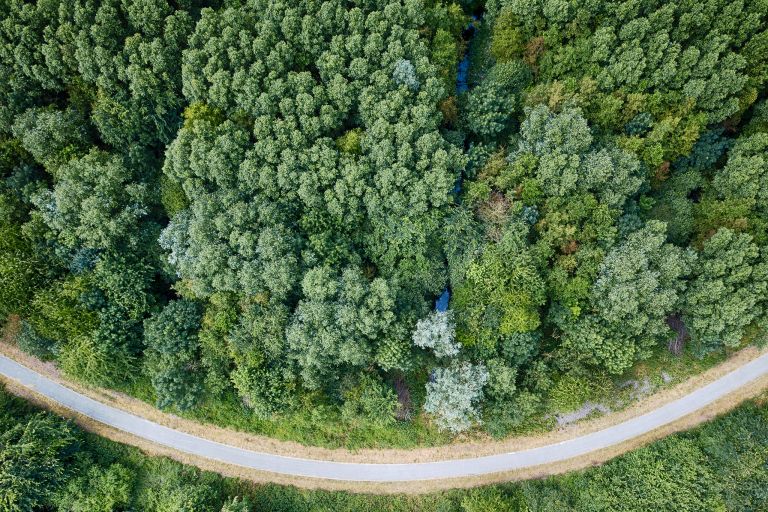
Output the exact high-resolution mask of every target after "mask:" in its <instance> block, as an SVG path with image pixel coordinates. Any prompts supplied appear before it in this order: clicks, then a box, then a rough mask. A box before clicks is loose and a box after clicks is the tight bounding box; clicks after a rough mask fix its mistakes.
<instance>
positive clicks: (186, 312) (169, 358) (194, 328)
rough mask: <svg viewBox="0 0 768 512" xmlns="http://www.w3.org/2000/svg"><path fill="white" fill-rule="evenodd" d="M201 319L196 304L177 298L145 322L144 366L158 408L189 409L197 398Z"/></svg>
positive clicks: (199, 385) (199, 383) (200, 389)
mask: <svg viewBox="0 0 768 512" xmlns="http://www.w3.org/2000/svg"><path fill="white" fill-rule="evenodd" d="M200 318H201V311H200V306H199V305H198V304H197V303H195V302H192V301H187V300H177V301H173V302H170V303H169V304H168V305H167V306H166V307H165V308H163V310H162V311H161V312H160V313H157V314H156V315H154V316H152V317H151V318H149V319H147V320H146V321H145V322H144V337H145V342H146V344H147V348H146V360H145V367H146V369H147V372H148V373H149V375H150V377H151V379H152V385H153V386H154V388H155V393H157V406H158V407H160V408H166V407H171V406H174V407H177V408H178V409H180V410H184V409H189V408H190V407H192V406H194V405H195V403H196V402H197V401H198V400H199V398H200V394H201V392H202V385H201V383H202V375H201V374H200V372H199V366H200V346H199V342H198V339H197V332H198V331H199V330H200Z"/></svg>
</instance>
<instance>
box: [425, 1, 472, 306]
mask: <svg viewBox="0 0 768 512" xmlns="http://www.w3.org/2000/svg"><path fill="white" fill-rule="evenodd" d="M477 20H478V18H477V16H475V15H474V14H473V15H472V21H470V22H469V24H468V25H467V28H465V29H464V31H463V32H462V33H461V38H462V39H463V40H464V41H465V42H466V43H467V49H466V51H465V52H464V57H463V58H462V59H461V61H460V62H459V69H458V71H457V73H456V95H457V96H459V95H461V94H463V93H465V92H467V91H468V90H469V50H470V46H471V45H472V39H474V37H475V33H476V29H475V22H476V21H477ZM461 179H462V175H461V174H459V176H458V178H457V179H456V186H455V187H454V189H453V193H454V194H458V193H459V192H461ZM450 300H451V290H450V287H447V288H446V289H445V290H443V293H441V294H440V297H438V298H437V300H436V301H435V310H437V311H441V312H442V311H447V310H448V303H449V302H450Z"/></svg>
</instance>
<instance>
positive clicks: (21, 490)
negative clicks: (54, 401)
mask: <svg viewBox="0 0 768 512" xmlns="http://www.w3.org/2000/svg"><path fill="white" fill-rule="evenodd" d="M3 393H4V391H3ZM6 414H7V413H6ZM3 419H4V426H5V427H6V428H5V430H4V431H3V433H2V434H1V435H0V510H3V512H16V511H18V512H26V511H28V510H33V509H37V508H39V507H43V506H45V505H46V503H49V502H50V500H51V498H52V496H53V495H54V493H55V492H56V490H57V489H58V487H59V486H60V485H62V484H63V483H64V482H66V481H67V479H68V478H69V477H70V476H71V474H72V468H71V466H70V464H71V462H72V461H73V458H74V457H75V455H76V453H77V451H78V449H79V446H78V445H79V441H80V433H79V432H78V431H77V430H76V428H75V427H74V426H72V425H71V424H69V423H65V422H63V421H61V420H59V419H58V418H55V417H53V416H50V415H48V414H46V413H38V414H36V415H34V416H32V417H30V418H29V419H28V420H27V421H19V420H18V419H15V418H13V417H5V418H3ZM9 420H10V421H9Z"/></svg>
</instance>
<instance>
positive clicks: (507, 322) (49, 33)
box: [0, 0, 768, 510]
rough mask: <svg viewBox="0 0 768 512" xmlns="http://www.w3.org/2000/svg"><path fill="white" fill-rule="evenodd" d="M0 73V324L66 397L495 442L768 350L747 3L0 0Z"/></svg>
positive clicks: (767, 183)
mask: <svg viewBox="0 0 768 512" xmlns="http://www.w3.org/2000/svg"><path fill="white" fill-rule="evenodd" d="M0 79H1V80H2V83H4V84H5V86H4V87H2V88H0V319H2V322H7V323H9V324H10V323H14V325H17V326H18V329H17V333H16V341H17V343H18V345H19V347H21V348H22V349H23V350H25V351H26V352H28V353H30V354H32V355H34V356H37V357H39V358H41V359H43V360H46V361H55V362H56V364H57V365H58V367H59V368H60V369H61V370H62V371H63V372H64V373H65V374H66V375H68V376H69V377H71V378H73V379H77V380H79V381H82V382H85V383H87V384H91V385H95V386H104V387H109V388H114V389H118V390H122V391H126V392H129V393H132V394H134V395H137V396H139V397H141V398H143V399H147V400H150V401H152V402H153V403H155V404H156V405H157V406H158V407H160V408H162V409H166V410H170V411H173V412H176V413H185V414H194V413H195V411H203V410H207V411H211V410H214V411H217V410H226V411H229V412H228V414H230V415H235V416H240V417H248V418H253V419H254V421H258V422H261V423H260V424H261V425H262V427H261V430H262V431H269V427H267V426H265V425H270V424H275V422H279V421H281V419H283V420H284V419H285V418H294V417H296V415H300V414H309V413H306V411H311V414H312V417H311V418H312V420H311V423H314V424H323V422H326V423H334V424H339V425H344V429H345V430H350V431H354V430H355V429H358V428H367V426H373V427H372V428H374V427H375V428H377V429H379V431H382V432H384V431H387V429H390V430H392V429H401V430H402V429H404V428H405V429H407V428H408V427H407V425H413V424H426V425H428V426H429V428H434V429H435V430H436V431H437V432H440V434H439V435H442V436H445V437H444V438H441V439H450V438H451V437H452V436H454V435H456V434H458V433H461V432H466V431H469V432H474V431H480V432H485V433H489V434H491V435H493V436H496V437H502V436H505V435H508V434H509V433H511V432H514V431H516V429H519V428H522V426H524V425H525V424H526V422H530V421H532V418H536V417H537V415H541V414H542V413H543V412H544V411H545V410H546V409H547V407H548V404H551V402H552V400H553V397H561V398H562V395H563V394H564V393H566V394H567V393H569V392H570V391H569V389H574V388H575V389H576V391H574V393H576V392H577V391H578V388H580V387H583V385H581V384H583V383H586V384H584V385H587V386H588V385H590V383H592V382H603V381H605V380H611V379H619V378H625V377H626V376H627V375H629V374H631V372H632V371H633V368H636V367H637V365H639V364H643V363H644V362H647V361H649V360H652V359H653V358H654V357H659V354H668V353H672V354H673V355H675V356H679V357H683V356H689V357H691V358H692V359H696V358H705V357H710V356H712V355H713V354H714V355H717V354H726V353H729V352H730V351H733V350H735V349H737V348H739V347H742V346H744V345H745V344H748V343H761V342H764V341H766V339H767V338H766V334H767V333H768V331H766V328H767V327H768V94H766V93H767V92H768V2H767V1H766V0H696V1H694V0H679V1H677V2H668V1H662V0H577V1H566V0H487V1H485V2H483V1H476V0H473V1H465V0H463V1H460V2H457V3H456V2H451V1H450V0H323V1H321V0H300V1H298V0H248V1H245V0H218V1H217V0H211V1H206V0H176V1H173V2H170V1H166V0H102V1H99V2H94V1H90V0H40V1H37V2H31V1H25V0H0ZM438 298H441V300H440V301H438V306H439V307H437V308H436V300H437V299H438ZM446 298H448V299H449V300H448V301H447V303H445V299H446ZM574 383H576V384H577V385H574ZM747 410H748V411H749V409H747ZM222 414H223V413H222ZM739 414H741V415H749V414H755V415H758V416H760V414H763V413H762V412H761V413H756V412H754V411H753V412H741V413H739ZM214 416H215V415H214ZM761 417H762V416H761ZM35 418H37V419H34V422H36V424H37V426H34V428H33V427H24V425H22V424H20V425H21V426H18V427H14V428H13V429H5V432H6V433H5V434H3V435H4V436H6V437H7V436H16V438H14V439H17V438H18V439H22V438H23V436H25V435H38V434H39V435H42V436H45V435H48V434H47V433H46V432H48V431H49V430H51V429H53V427H52V426H51V425H46V422H48V421H51V420H49V419H46V417H44V416H39V417H38V416H35ZM6 421H9V419H8V418H6ZM30 421H32V420H30ZM294 423H296V422H294ZM296 424H298V423H296ZM67 428H69V427H67ZM56 435H59V434H56ZM60 435H61V436H63V437H61V439H60V440H59V441H57V442H55V443H54V442H51V443H50V450H53V451H54V452H56V453H49V454H48V455H49V456H51V457H54V458H56V457H64V458H66V457H75V458H76V459H77V458H78V457H80V456H81V455H79V454H78V453H76V452H77V450H74V449H73V448H72V447H73V446H75V445H74V444H72V443H76V441H74V440H73V439H76V438H77V437H78V435H77V434H75V433H73V432H70V431H69V430H65V431H62V433H61V434H60ZM382 435H383V434H382ZM435 435H438V434H435ZM294 437H297V436H294ZM694 437H695V436H694ZM9 439H10V438H9ZM684 439H686V438H684ZM421 441H423V439H421V438H419V439H411V440H410V443H412V444H413V443H415V444H418V443H419V442H421ZM8 442H11V444H10V445H7V446H12V443H13V442H16V441H8ZM77 442H80V441H77ZM691 443H693V441H690V442H689V441H674V442H670V449H672V446H673V445H674V446H673V447H674V449H675V450H681V451H684V450H693V449H694V448H695V447H694V446H692V445H691ZM374 444H375V441H374ZM4 446H5V445H4ZM696 449H698V448H696ZM762 449H763V450H764V448H762ZM57 450H58V451H57ZM644 453H645V452H644ZM681 453H682V452H681ZM697 453H698V452H697ZM641 457H642V456H641ZM697 457H704V455H697ZM5 460H11V459H3V458H0V465H2V464H5V462H3V461H5ZM62 460H63V459H62ZM67 460H69V459H67ZM627 460H635V459H633V458H632V457H630V458H629V459H627ZM46 463H47V462H46ZM637 463H640V462H637ZM679 463H680V464H682V465H685V464H686V462H685V460H683V458H682V455H681V459H680V461H679ZM621 464H624V463H620V464H618V465H616V466H613V465H609V466H607V468H608V469H606V470H605V471H604V472H602V473H600V474H601V475H602V476H601V477H600V478H606V479H610V478H614V477H613V476H611V471H618V469H615V468H617V467H622V466H621ZM104 468H105V469H104V472H103V473H100V474H99V475H94V476H93V478H96V479H99V481H104V482H106V483H109V484H110V485H112V484H114V485H118V484H119V485H122V486H123V487H125V485H127V484H125V482H124V481H123V480H121V478H123V476H124V475H123V474H122V472H124V470H121V469H120V468H119V467H118V468H116V469H111V468H112V466H109V465H107V466H104ZM611 468H614V469H611ZM670 469H671V470H672V471H674V472H675V473H676V474H678V475H685V477H688V476H690V473H689V470H690V468H686V467H675V468H670ZM56 471H58V470H56ZM56 471H54V472H53V473H52V474H51V478H59V476H57V475H58V473H57V472H56ZM62 471H63V470H62ZM94 471H101V469H94ZM169 471H171V470H169ZM172 471H181V470H180V469H173V470H172ZM696 471H705V470H704V469H696ZM706 471H709V470H706ZM706 471H705V472H706ZM755 471H757V469H755ZM761 471H763V470H761ZM763 472H764V471H763ZM761 474H762V473H761ZM705 477H707V478H709V476H707V475H703V476H702V478H701V480H700V482H699V483H695V485H702V486H706V485H708V484H706V483H701V482H706V481H707V480H706V478H705ZM763 477H764V475H763ZM0 478H2V477H0ZM61 478H62V479H63V478H64V477H63V476H61ZM713 478H714V477H713ZM21 481H22V480H20V481H19V482H21ZM62 481H64V480H62ZM106 483H105V485H106ZM72 485H73V486H74V487H77V485H78V484H72ZM537 485H538V484H537ZM547 485H548V484H547ZM547 485H545V484H542V487H541V489H545V490H546V492H549V493H553V494H552V496H555V494H557V492H559V491H557V490H555V489H550V488H548V487H547ZM691 485H694V484H693V483H692V484H691ZM755 485H757V484H755ZM74 487H73V488H74ZM57 492H58V491H57ZM73 492H75V491H73ZM105 492H106V491H105ZM110 492H112V491H110ZM114 492H118V491H114ZM121 492H122V491H121ZM515 492H517V491H515ZM541 492H544V491H543V490H542V491H541ZM585 492H586V491H585ZM627 492H634V491H632V490H627ZM658 492H661V491H658ZM712 492H715V491H712ZM744 492H746V491H744ZM755 492H758V490H755ZM691 493H692V494H690V496H694V495H696V493H695V492H693V491H691ZM65 495H66V496H69V497H66V496H65V498H66V499H76V498H74V497H72V496H74V495H70V494H66V493H65ZM121 496H122V495H121ZM65 498H61V499H65ZM598 498H599V497H595V498H594V499H593V500H592V501H593V504H594V503H600V501H599V499H598ZM39 499H41V500H43V499H48V497H46V496H44V497H41V498H39ZM57 499H58V498H57ZM77 499H80V498H77ZM82 499H86V498H82ZM468 499H469V498H468ZM553 499H555V498H553ZM557 499H560V498H557ZM563 499H566V498H563ZM567 499H570V498H567ZM600 499H602V498H600ZM606 499H607V498H606ZM648 499H655V498H653V497H648ZM680 499H681V500H683V498H682V497H681V498H680ZM686 499H688V498H686ZM691 499H693V498H691ZM722 499H726V500H727V499H730V498H727V497H726V498H723V497H722V496H720V497H712V500H722ZM82 503H87V502H82ZM679 503H681V504H682V503H689V502H687V501H680V502H679ZM693 503H694V502H693V501H690V505H685V506H683V505H680V508H678V509H677V510H702V509H711V510H714V509H717V507H716V506H714V505H712V506H709V505H702V507H703V508H696V506H694V505H693ZM711 503H720V502H719V501H712V502H711ZM78 506H80V505H78ZM217 506H218V505H217ZM718 506H719V505H718ZM73 507H75V506H74V505H72V506H70V508H67V510H70V509H71V510H97V509H96V508H92V507H91V508H88V507H90V505H82V506H81V508H76V507H75V508H73ZM82 507H85V508H82ZM233 507H234V505H233ZM529 507H530V509H531V510H535V509H536V508H535V507H534V506H532V505H530V502H529ZM594 507H595V508H594V509H595V510H603V509H605V507H602V508H601V506H598V505H594ZM686 507H688V508H686ZM608 508H610V507H608ZM146 509H147V510H150V509H151V508H149V507H148V508H146ZM156 509H157V510H181V509H179V508H162V507H161V506H160V505H158V506H157V508H156ZM465 509H467V510H491V509H490V508H488V507H485V508H482V507H481V508H474V509H470V508H467V507H465ZM658 509H659V510H662V509H663V508H658ZM9 510H13V509H12V508H11V509H9ZM107 510H111V509H107ZM190 510H198V509H194V508H192V509H190ZM200 510H201V509H200ZM228 510H229V509H228ZM231 510H241V509H238V508H231ZM548 510H554V509H553V508H549V509H548ZM580 510H592V509H590V508H582V509H580Z"/></svg>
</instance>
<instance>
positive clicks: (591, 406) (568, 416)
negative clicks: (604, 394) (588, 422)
mask: <svg viewBox="0 0 768 512" xmlns="http://www.w3.org/2000/svg"><path fill="white" fill-rule="evenodd" d="M594 412H599V413H600V414H608V413H610V412H611V408H610V407H608V406H607V405H605V404H599V403H595V402H585V403H584V405H582V406H581V407H580V408H578V409H576V410H575V411H571V412H565V413H560V414H558V415H556V416H555V421H557V426H558V427H560V428H562V427H565V426H566V425H570V424H571V423H575V422H577V421H580V420H583V419H584V418H586V417H587V416H589V415H590V414H592V413H594Z"/></svg>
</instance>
